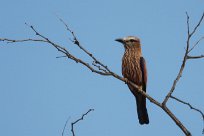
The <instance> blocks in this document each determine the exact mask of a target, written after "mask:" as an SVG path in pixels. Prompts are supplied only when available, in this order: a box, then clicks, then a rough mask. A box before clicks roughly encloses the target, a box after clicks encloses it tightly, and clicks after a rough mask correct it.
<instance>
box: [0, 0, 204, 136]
mask: <svg viewBox="0 0 204 136" xmlns="http://www.w3.org/2000/svg"><path fill="white" fill-rule="evenodd" d="M0 3H1V4H0V17H1V21H0V37H7V38H14V39H24V38H37V37H36V35H35V33H34V32H33V31H32V30H31V29H30V28H29V27H27V26H26V25H25V22H26V23H28V24H30V25H33V26H34V27H35V28H36V29H37V30H38V31H39V32H40V33H41V34H43V35H45V36H47V37H49V39H50V40H52V41H54V42H56V43H58V44H60V45H62V46H63V47H66V48H67V49H68V50H69V51H70V52H71V53H73V54H74V55H75V56H78V57H79V58H82V59H85V60H86V61H88V62H90V63H91V62H92V61H91V60H90V59H89V58H88V57H87V55H86V54H84V53H82V51H81V50H79V49H78V48H77V47H76V46H75V45H73V44H72V43H71V42H70V40H69V38H71V35H70V34H68V33H67V31H66V30H65V28H64V26H63V25H62V23H61V22H60V21H59V20H58V19H57V17H56V16H60V17H61V18H63V19H64V21H66V22H67V24H68V25H69V26H70V28H71V29H72V30H74V32H75V34H76V35H77V36H78V38H79V40H80V42H81V44H82V45H83V46H84V47H85V48H86V49H88V50H89V51H90V52H92V53H93V54H94V55H95V57H97V58H98V59H99V60H101V61H102V62H103V63H104V64H106V65H107V66H108V67H109V68H110V69H111V70H112V71H114V72H116V73H117V74H119V75H121V58H122V55H123V52H124V48H123V47H122V45H120V44H119V43H117V42H115V41H114V39H116V38H119V37H124V36H128V35H134V36H138V37H140V39H141V42H142V45H143V47H142V48H143V55H144V57H145V58H146V61H147V68H148V85H147V92H148V94H150V95H151V96H152V97H153V98H155V99H157V100H158V101H160V102H161V101H162V100H163V99H164V97H165V95H166V94H167V92H168V91H169V90H170V88H171V86H172V83H173V80H174V79H175V77H176V75H177V73H178V70H179V67H180V65H181V63H182V57H183V55H184V52H185V46H186V36H187V26H186V13H185V12H188V14H189V16H190V25H191V29H192V28H193V26H194V25H195V24H196V23H197V21H198V20H199V18H200V16H201V14H202V13H203V11H204V6H203V5H204V1H203V0H189V1H186V0H179V1H178V0H171V1H164V0H154V1H147V0H123V1H122V0H103V1H96V0H59V1H56V0H55V1H54V0H52V1H50V0H35V1H34V0H18V1H14V0H1V1H0ZM202 36H204V22H203V23H202V26H201V27H200V28H199V31H198V32H197V33H196V35H195V36H194V37H193V39H192V41H191V43H192V44H194V43H195V42H196V41H197V40H198V39H199V38H200V37H202ZM201 54H204V41H203V42H201V43H200V44H199V46H197V47H196V48H195V49H194V50H193V51H192V53H191V55H201ZM60 55H61V54H60V53H59V52H57V50H55V49H54V48H53V47H51V46H49V45H47V44H43V43H29V42H27V43H17V44H6V43H3V42H1V43H0V62H1V66H0V84H1V85H0V107H1V110H0V128H1V129H0V135H1V136H60V135H61V133H62V129H63V127H64V124H65V121H66V120H67V119H68V118H69V121H68V124H67V127H66V130H65V136H71V131H70V128H71V127H70V124H71V122H73V121H75V120H76V119H78V118H79V117H80V116H81V115H82V114H83V113H85V112H87V111H88V109H90V108H93V109H95V110H94V111H93V112H91V113H89V114H88V115H87V116H86V117H85V120H83V121H81V122H80V123H79V124H77V126H76V127H75V133H76V136H125V135H126V136H149V135H157V136H182V135H183V133H182V131H181V130H180V129H179V128H178V127H177V126H176V125H175V123H174V122H173V121H172V120H171V119H170V117H169V116H167V115H166V114H165V113H164V112H163V111H162V110H161V109H159V108H158V107H157V106H155V105H154V104H152V103H150V102H149V101H148V100H147V108H148V113H149V118H150V124H149V125H144V126H141V125H140V124H139V123H138V119H137V114H136V107H135V100H134V97H133V96H132V94H131V93H130V91H129V90H128V88H127V86H126V85H125V84H124V83H122V82H121V81H119V80H116V79H114V78H112V77H104V76H100V75H96V74H94V73H92V72H90V71H89V70H88V69H87V68H85V67H83V66H82V65H80V64H77V63H75V62H73V61H71V60H69V59H66V58H60V59H57V58H56V57H57V56H60ZM203 75H204V59H200V60H190V61H188V62H187V65H186V68H185V70H184V73H183V76H182V78H181V80H180V81H179V83H178V85H177V87H176V90H175V92H174V94H173V95H174V96H176V97H178V98H181V99H183V100H185V101H186V102H189V103H191V104H192V105H193V106H195V107H196V108H199V109H200V110H202V111H204V102H203V96H204V91H203V90H204V87H203V81H204V76H203ZM167 105H168V106H169V108H170V109H171V110H172V111H173V113H174V114H175V115H176V116H177V117H178V118H179V119H180V121H181V122H182V123H183V124H184V125H185V126H186V127H187V128H188V129H189V130H190V131H191V132H192V134H193V135H194V136H202V128H203V122H202V118H201V116H200V114H199V113H197V112H195V111H193V110H190V109H189V107H187V106H186V105H182V104H181V103H178V102H176V101H173V100H170V101H169V102H168V104H167Z"/></svg>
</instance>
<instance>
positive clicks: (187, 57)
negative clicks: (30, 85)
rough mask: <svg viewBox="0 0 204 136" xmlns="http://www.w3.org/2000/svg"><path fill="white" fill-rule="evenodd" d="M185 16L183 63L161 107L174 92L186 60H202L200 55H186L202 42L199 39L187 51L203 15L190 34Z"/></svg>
mask: <svg viewBox="0 0 204 136" xmlns="http://www.w3.org/2000/svg"><path fill="white" fill-rule="evenodd" d="M186 16H187V30H188V32H187V33H188V35H187V42H186V51H185V54H184V57H183V62H182V65H181V67H180V70H179V73H178V75H177V77H176V79H175V80H174V82H173V85H172V87H171V89H170V91H169V93H168V94H167V95H166V97H165V99H164V101H163V102H162V104H163V105H166V103H167V101H168V99H169V98H170V97H171V95H172V93H173V92H174V90H175V88H176V85H177V82H178V81H179V80H180V78H181V76H182V73H183V70H184V68H185V64H186V61H187V59H192V58H194V59H195V58H202V57H203V56H202V55H201V56H199V57H190V56H188V54H189V52H190V51H192V50H193V49H194V48H195V46H197V45H198V43H199V42H200V41H201V40H202V38H201V39H200V40H198V41H197V42H196V44H195V45H194V46H193V47H192V48H191V49H189V47H190V39H191V36H193V34H194V33H195V32H196V30H197V28H198V27H199V26H200V24H201V22H202V21H203V18H204V13H203V15H202V16H201V18H200V20H199V22H198V24H197V25H196V26H195V28H194V29H193V31H192V32H191V33H190V29H189V28H190V26H189V16H188V13H187V12H186Z"/></svg>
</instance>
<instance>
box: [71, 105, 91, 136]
mask: <svg viewBox="0 0 204 136" xmlns="http://www.w3.org/2000/svg"><path fill="white" fill-rule="evenodd" d="M91 111H94V109H89V110H88V111H87V112H86V113H84V114H83V115H82V116H81V118H79V119H77V120H76V121H74V122H72V123H71V132H72V135H73V136H75V132H74V125H76V124H77V123H78V122H79V121H81V120H83V119H84V117H85V116H86V115H87V114H88V113H89V112H91Z"/></svg>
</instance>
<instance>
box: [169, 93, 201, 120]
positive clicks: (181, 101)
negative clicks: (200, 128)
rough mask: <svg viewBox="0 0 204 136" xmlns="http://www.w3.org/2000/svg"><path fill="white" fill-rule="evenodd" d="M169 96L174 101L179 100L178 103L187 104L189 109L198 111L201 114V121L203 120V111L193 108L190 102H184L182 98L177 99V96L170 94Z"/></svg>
mask: <svg viewBox="0 0 204 136" xmlns="http://www.w3.org/2000/svg"><path fill="white" fill-rule="evenodd" d="M171 98H172V99H174V100H176V101H178V102H180V103H183V104H185V105H188V106H189V107H190V109H192V110H195V111H197V112H199V113H200V114H201V116H202V119H203V121H204V113H203V112H202V111H201V110H199V109H197V108H194V107H193V106H192V105H191V104H190V103H188V102H185V101H183V100H181V99H178V98H176V97H174V96H171Z"/></svg>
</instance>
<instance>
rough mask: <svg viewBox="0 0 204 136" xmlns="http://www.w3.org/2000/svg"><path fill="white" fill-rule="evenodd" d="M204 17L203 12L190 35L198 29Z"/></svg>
mask: <svg viewBox="0 0 204 136" xmlns="http://www.w3.org/2000/svg"><path fill="white" fill-rule="evenodd" d="M203 18H204V12H203V14H202V16H201V18H200V20H199V22H198V24H197V25H196V26H195V27H194V29H193V31H192V32H191V33H190V35H189V36H190V37H191V36H192V35H193V34H194V33H195V32H196V30H197V29H198V27H199V26H200V24H201V22H202V21H203Z"/></svg>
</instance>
